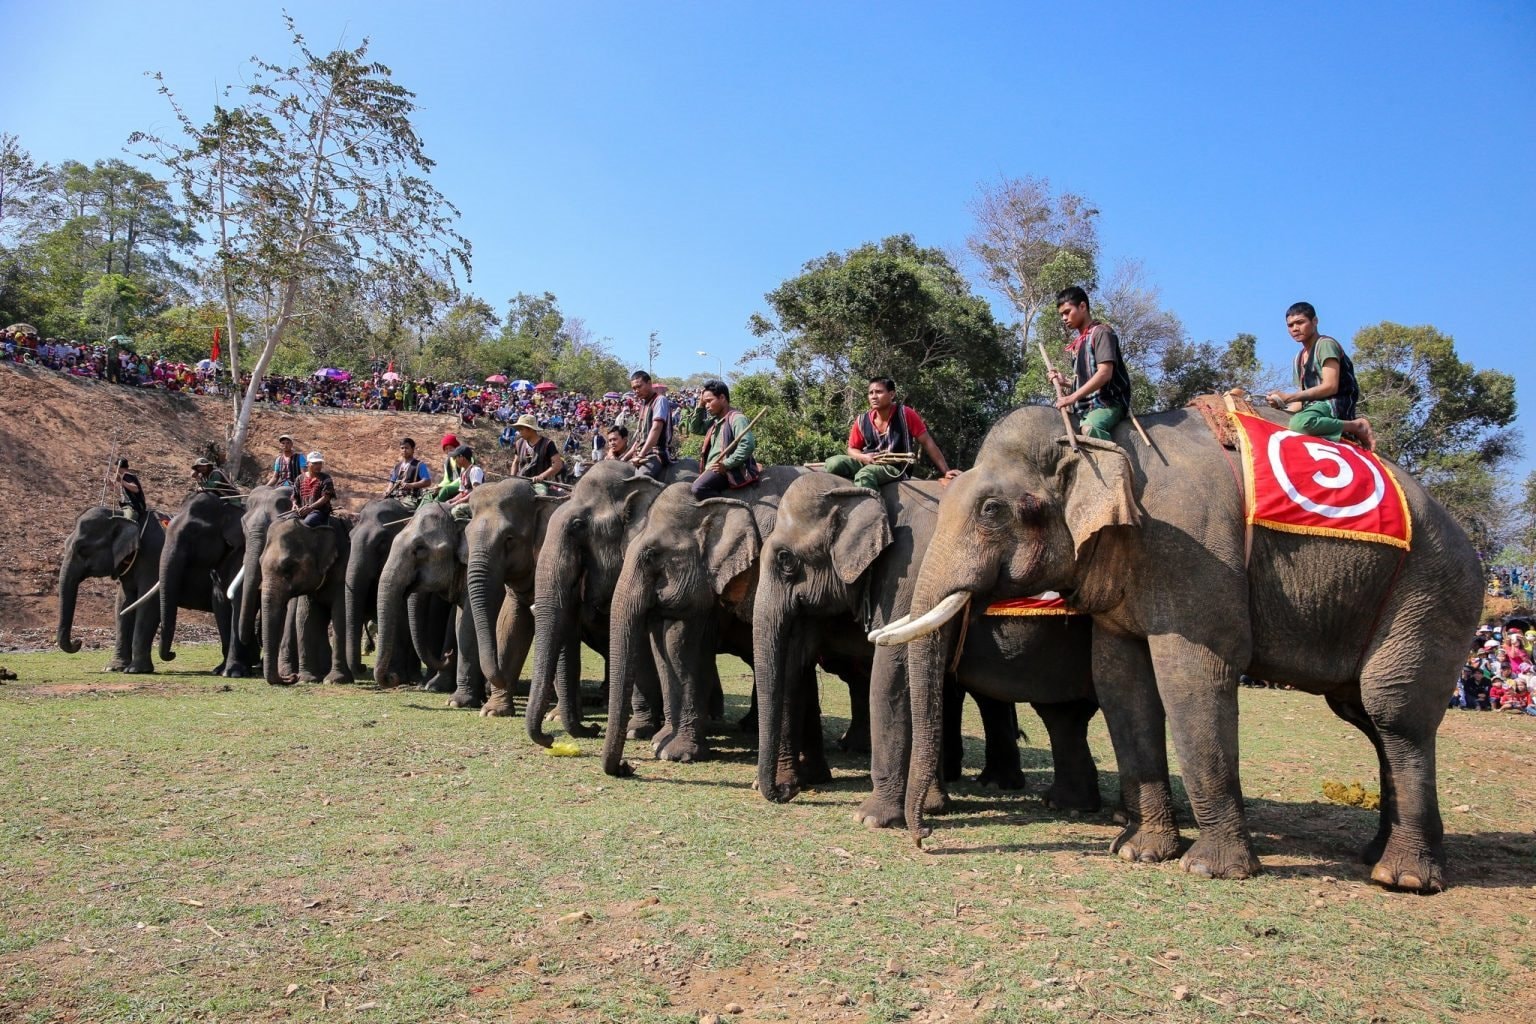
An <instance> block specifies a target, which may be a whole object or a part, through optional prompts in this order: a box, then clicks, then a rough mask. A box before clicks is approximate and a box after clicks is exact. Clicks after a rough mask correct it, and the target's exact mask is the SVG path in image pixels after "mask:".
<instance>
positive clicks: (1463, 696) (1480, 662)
mask: <svg viewBox="0 0 1536 1024" xmlns="http://www.w3.org/2000/svg"><path fill="white" fill-rule="evenodd" d="M1533 638H1536V630H1525V629H1521V628H1519V627H1517V626H1510V627H1508V628H1500V627H1498V626H1479V627H1478V630H1477V640H1476V641H1474V643H1473V645H1472V652H1471V653H1470V654H1469V655H1468V656H1467V663H1466V664H1465V665H1463V666H1462V669H1461V676H1460V678H1458V679H1457V680H1456V689H1455V691H1454V692H1453V693H1452V694H1451V707H1453V708H1460V709H1462V710H1463V711H1509V712H1513V713H1515V714H1521V715H1536V706H1533V705H1532V690H1533V689H1536V671H1533V670H1532V661H1531V643H1532V640H1533Z"/></svg>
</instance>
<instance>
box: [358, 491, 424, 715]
mask: <svg viewBox="0 0 1536 1024" xmlns="http://www.w3.org/2000/svg"><path fill="white" fill-rule="evenodd" d="M412 511H413V510H412V508H411V506H409V505H406V504H405V503H404V502H401V501H397V500H395V499H394V498H381V499H379V500H378V501H370V502H369V503H368V504H367V505H364V506H363V510H362V512H360V513H358V517H357V522H356V523H355V524H354V525H353V527H352V537H351V553H350V554H349V555H348V557H347V582H346V588H347V610H346V616H347V667H348V668H349V669H350V670H351V672H352V675H353V676H354V677H355V678H359V679H361V678H366V677H368V676H370V675H371V674H372V673H370V672H369V671H368V669H367V668H366V667H365V666H364V665H363V630H364V628H365V627H366V626H367V624H368V623H369V622H374V621H376V615H377V609H378V603H379V577H380V575H382V574H383V572H384V563H385V561H386V560H387V559H388V558H389V550H390V545H391V544H393V543H394V540H395V538H396V537H398V536H399V535H400V533H401V531H402V530H404V529H405V524H406V523H407V522H408V521H409V520H410V518H411V513H412ZM402 626H403V624H402ZM391 655H392V657H391V659H390V661H389V662H388V663H386V665H385V673H384V679H385V682H386V684H387V685H391V686H398V685H400V684H415V683H419V682H421V664H420V662H418V661H417V660H416V652H415V650H414V649H413V648H412V646H411V641H410V635H409V633H408V632H406V631H405V630H404V629H403V628H402V629H401V630H400V632H399V633H398V634H397V635H396V636H395V638H394V644H393V645H392V647H391Z"/></svg>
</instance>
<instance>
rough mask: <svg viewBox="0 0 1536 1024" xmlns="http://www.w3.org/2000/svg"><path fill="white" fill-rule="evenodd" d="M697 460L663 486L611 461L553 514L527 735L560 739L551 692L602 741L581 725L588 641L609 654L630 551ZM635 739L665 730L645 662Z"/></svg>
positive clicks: (563, 710)
mask: <svg viewBox="0 0 1536 1024" xmlns="http://www.w3.org/2000/svg"><path fill="white" fill-rule="evenodd" d="M695 469H696V466H695V465H694V464H693V463H686V462H680V463H674V464H673V465H671V466H669V467H667V475H666V478H665V479H664V481H663V483H658V482H656V481H655V480H652V479H650V478H649V477H646V476H643V475H640V474H638V473H636V472H635V468H634V466H632V465H630V464H629V463H627V462H621V461H618V460H605V461H603V462H599V463H598V464H597V465H595V466H593V467H592V468H591V469H589V470H588V471H587V472H586V473H584V474H582V477H581V479H580V480H578V481H577V482H576V486H575V487H574V488H572V490H571V496H570V499H569V500H568V501H567V502H566V503H565V504H564V505H562V506H561V507H560V508H559V509H558V510H556V511H555V513H554V514H553V515H552V516H550V520H549V527H548V530H547V532H546V534H545V538H544V545H543V546H542V547H541V548H540V549H539V559H538V566H537V569H536V571H535V574H534V602H535V607H534V635H535V636H536V637H537V638H538V643H537V645H536V646H535V648H534V655H533V680H532V683H531V685H530V687H529V693H528V710H527V713H526V715H525V718H526V721H527V725H528V736H529V738H530V739H532V740H533V741H534V742H535V743H538V744H539V745H540V746H545V747H547V746H549V745H550V743H552V742H553V737H551V736H550V735H549V733H547V732H545V731H544V715H545V713H546V712H548V711H549V701H550V697H551V695H555V696H556V697H557V699H558V701H559V705H560V720H561V723H562V724H563V725H564V726H565V731H566V733H567V734H569V735H571V736H595V735H597V729H596V727H595V726H590V725H587V724H585V723H584V722H583V721H582V715H581V694H580V692H579V686H578V683H579V681H580V678H581V644H582V643H586V645H587V646H588V647H591V648H592V649H593V650H594V651H597V652H598V653H599V654H601V655H602V656H603V658H604V659H607V657H608V630H609V625H608V616H609V605H610V602H611V601H612V599H613V588H614V586H615V585H616V584H617V583H618V580H619V571H620V570H621V569H622V568H623V564H624V551H625V548H626V547H627V546H628V544H629V542H630V540H631V539H633V537H634V536H635V534H636V533H638V532H639V530H640V528H641V527H642V526H644V525H645V517H646V515H647V514H648V513H649V512H650V508H651V503H652V502H654V501H655V500H656V498H657V496H658V495H659V494H660V493H661V489H662V486H663V484H664V483H673V482H676V481H677V480H681V479H687V478H688V477H689V476H690V475H691V474H692V472H693V471H694V470H695ZM634 711H635V724H634V728H633V729H632V730H631V731H632V732H633V733H634V735H635V736H637V737H641V738H648V737H650V736H652V735H654V734H655V731H656V730H657V729H659V728H660V727H661V688H660V682H659V680H658V678H657V675H656V669H655V666H654V665H650V664H649V663H641V664H638V665H637V666H636V676H635V707H634Z"/></svg>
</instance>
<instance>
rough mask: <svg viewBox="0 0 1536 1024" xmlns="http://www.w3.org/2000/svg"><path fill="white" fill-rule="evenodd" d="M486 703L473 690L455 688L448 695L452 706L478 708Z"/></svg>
mask: <svg viewBox="0 0 1536 1024" xmlns="http://www.w3.org/2000/svg"><path fill="white" fill-rule="evenodd" d="M484 703H485V702H484V701H482V700H481V699H480V697H479V695H477V694H476V693H474V692H473V691H472V690H454V691H453V693H452V694H451V695H449V697H448V706H449V707H451V708H478V707H480V706H481V705H482V704H484Z"/></svg>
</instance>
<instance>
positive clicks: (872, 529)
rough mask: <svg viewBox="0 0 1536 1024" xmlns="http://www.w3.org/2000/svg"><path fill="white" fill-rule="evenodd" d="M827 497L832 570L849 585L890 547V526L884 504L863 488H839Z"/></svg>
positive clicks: (876, 496) (878, 497) (828, 493)
mask: <svg viewBox="0 0 1536 1024" xmlns="http://www.w3.org/2000/svg"><path fill="white" fill-rule="evenodd" d="M827 497H828V498H830V499H831V500H832V501H833V506H832V515H831V516H830V517H829V518H830V520H831V521H830V524H829V525H830V528H831V531H832V568H833V569H835V570H836V571H837V578H838V579H840V580H842V581H843V582H844V583H846V584H848V585H850V586H852V585H853V583H854V581H855V580H857V579H858V578H859V577H860V576H862V575H864V573H865V571H866V570H868V569H869V567H870V564H871V563H872V562H874V560H875V559H877V558H879V557H880V552H882V551H884V550H885V549H886V548H888V547H890V546H891V523H890V520H889V519H888V518H887V516H886V512H885V502H884V501H883V500H882V499H881V498H880V496H879V495H877V494H871V493H870V491H869V489H868V488H866V487H839V488H838V489H837V490H834V491H828V492H827Z"/></svg>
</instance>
